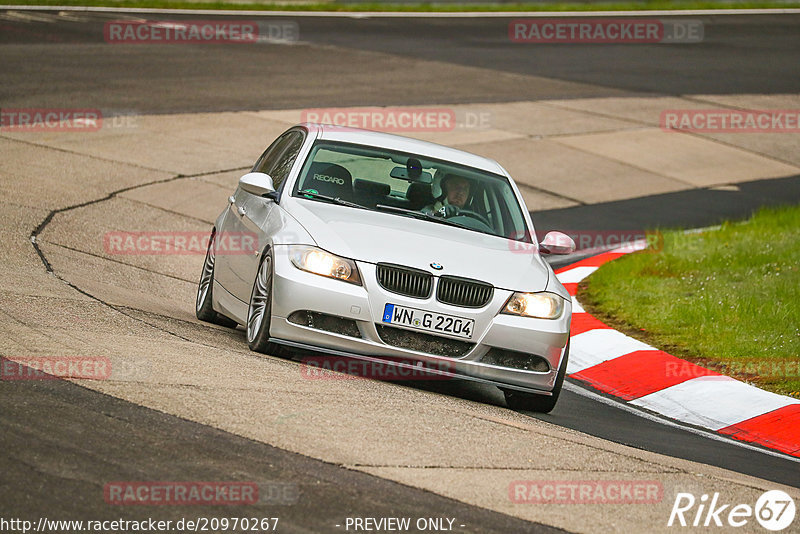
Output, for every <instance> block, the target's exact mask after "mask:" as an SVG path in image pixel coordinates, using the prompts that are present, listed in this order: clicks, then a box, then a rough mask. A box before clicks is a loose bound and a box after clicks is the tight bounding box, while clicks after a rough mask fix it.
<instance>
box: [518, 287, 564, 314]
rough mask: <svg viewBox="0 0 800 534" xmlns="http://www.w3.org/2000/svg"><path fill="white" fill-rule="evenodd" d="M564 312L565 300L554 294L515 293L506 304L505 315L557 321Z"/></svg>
mask: <svg viewBox="0 0 800 534" xmlns="http://www.w3.org/2000/svg"><path fill="white" fill-rule="evenodd" d="M563 311H564V299H562V298H561V297H559V296H557V295H553V294H552V293H514V294H513V295H511V298H510V299H508V302H506V306H505V308H503V313H510V314H512V315H522V316H524V317H538V318H539V319H556V318H558V317H560V316H561V312H563Z"/></svg>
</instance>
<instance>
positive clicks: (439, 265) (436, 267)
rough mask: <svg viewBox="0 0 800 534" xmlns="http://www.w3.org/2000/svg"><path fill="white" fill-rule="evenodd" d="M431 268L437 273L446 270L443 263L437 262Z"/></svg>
mask: <svg viewBox="0 0 800 534" xmlns="http://www.w3.org/2000/svg"><path fill="white" fill-rule="evenodd" d="M431 267H433V268H434V269H436V270H437V271H441V270H442V269H444V267H442V264H441V263H436V262H433V263H431Z"/></svg>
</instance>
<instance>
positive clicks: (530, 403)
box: [503, 342, 569, 413]
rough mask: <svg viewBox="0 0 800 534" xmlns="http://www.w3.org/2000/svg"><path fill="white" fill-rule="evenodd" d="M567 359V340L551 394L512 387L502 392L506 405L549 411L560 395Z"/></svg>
mask: <svg viewBox="0 0 800 534" xmlns="http://www.w3.org/2000/svg"><path fill="white" fill-rule="evenodd" d="M568 361H569V342H567V349H566V350H565V351H564V359H563V360H562V361H561V365H560V367H559V369H558V374H557V375H556V383H555V384H554V385H553V394H552V395H550V396H547V395H536V394H535V393H524V392H522V391H515V390H512V389H504V390H503V394H504V395H505V397H506V405H507V406H508V407H509V408H510V409H512V410H515V411H525V412H538V413H550V412H552V411H553V408H555V407H556V403H557V402H558V397H559V395H561V388H562V386H563V385H564V376H565V375H566V374H567V362H568Z"/></svg>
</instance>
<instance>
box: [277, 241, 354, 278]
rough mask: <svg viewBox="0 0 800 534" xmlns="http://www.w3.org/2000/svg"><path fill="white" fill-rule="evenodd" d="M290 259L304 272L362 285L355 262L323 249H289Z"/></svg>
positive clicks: (296, 247) (303, 247)
mask: <svg viewBox="0 0 800 534" xmlns="http://www.w3.org/2000/svg"><path fill="white" fill-rule="evenodd" d="M289 257H290V258H291V259H292V263H293V264H294V266H295V267H297V268H298V269H302V270H303V271H308V272H310V273H314V274H318V275H320V276H327V277H328V278H336V279H337V280H344V281H345V282H350V283H351V284H357V285H361V278H360V277H359V276H358V268H357V267H356V262H354V261H353V260H348V259H347V258H340V257H339V256H334V255H333V254H331V253H330V252H325V251H324V250H322V249H321V248H317V247H309V246H292V247H289Z"/></svg>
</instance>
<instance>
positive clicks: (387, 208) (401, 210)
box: [375, 204, 466, 228]
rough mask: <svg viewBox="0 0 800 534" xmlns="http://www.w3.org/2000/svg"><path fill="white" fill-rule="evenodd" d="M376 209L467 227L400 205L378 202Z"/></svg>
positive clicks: (457, 226)
mask: <svg viewBox="0 0 800 534" xmlns="http://www.w3.org/2000/svg"><path fill="white" fill-rule="evenodd" d="M375 209H378V210H383V211H393V212H395V213H403V214H405V215H411V216H412V217H414V218H415V219H425V220H427V221H433V222H437V223H439V224H446V225H448V226H455V227H456V228H466V227H465V226H463V225H461V224H458V223H455V222H451V221H448V220H447V219H445V218H443V217H437V216H436V215H428V214H427V213H424V212H421V211H415V210H409V209H406V208H400V207H398V206H387V205H386V204H378V205H377V206H375Z"/></svg>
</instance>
